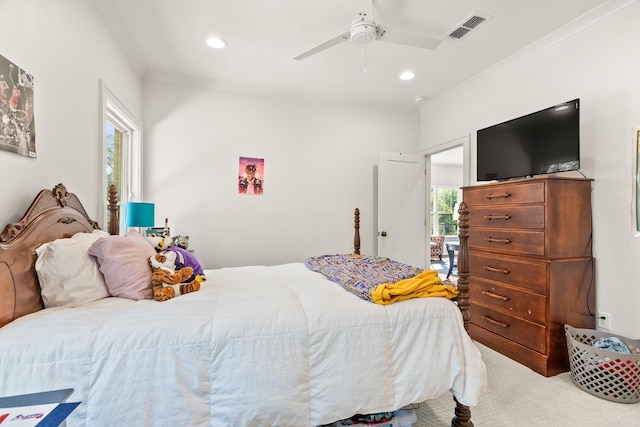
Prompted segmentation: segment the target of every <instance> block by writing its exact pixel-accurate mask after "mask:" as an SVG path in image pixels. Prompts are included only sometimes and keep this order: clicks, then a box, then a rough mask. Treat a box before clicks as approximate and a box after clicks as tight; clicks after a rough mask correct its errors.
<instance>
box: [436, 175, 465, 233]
mask: <svg viewBox="0 0 640 427" xmlns="http://www.w3.org/2000/svg"><path fill="white" fill-rule="evenodd" d="M459 198H460V190H459V189H458V188H446V187H431V197H430V203H431V208H430V214H431V230H430V232H431V235H432V236H457V235H458V220H457V212H456V209H457V207H456V205H457V203H458V200H459Z"/></svg>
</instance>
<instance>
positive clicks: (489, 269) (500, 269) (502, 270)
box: [482, 265, 509, 274]
mask: <svg viewBox="0 0 640 427" xmlns="http://www.w3.org/2000/svg"><path fill="white" fill-rule="evenodd" d="M482 268H483V269H484V270H486V271H491V272H493V273H504V274H509V270H508V269H506V268H495V267H490V266H488V265H483V266H482Z"/></svg>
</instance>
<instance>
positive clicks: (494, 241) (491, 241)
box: [484, 237, 511, 245]
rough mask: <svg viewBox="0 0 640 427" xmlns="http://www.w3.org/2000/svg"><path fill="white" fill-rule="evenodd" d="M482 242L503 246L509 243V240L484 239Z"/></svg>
mask: <svg viewBox="0 0 640 427" xmlns="http://www.w3.org/2000/svg"><path fill="white" fill-rule="evenodd" d="M484 240H486V241H487V242H489V243H504V244H505V245H507V244H509V243H511V240H509V239H495V238H493V237H485V238H484Z"/></svg>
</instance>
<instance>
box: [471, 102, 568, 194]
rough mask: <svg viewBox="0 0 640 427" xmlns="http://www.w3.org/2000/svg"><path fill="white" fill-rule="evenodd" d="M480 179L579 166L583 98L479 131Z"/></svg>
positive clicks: (517, 176)
mask: <svg viewBox="0 0 640 427" xmlns="http://www.w3.org/2000/svg"><path fill="white" fill-rule="evenodd" d="M476 141H477V154H478V156H477V170H478V181H494V180H497V181H503V180H507V179H511V178H524V177H529V176H534V175H542V174H548V173H555V172H564V171H572V170H578V169H579V168H580V100H579V99H574V100H573V101H569V102H565V103H563V104H559V105H554V106H553V107H549V108H547V109H544V110H541V111H537V112H535V113H531V114H527V115H526V116H522V117H518V118H516V119H513V120H509V121H507V122H504V123H500V124H497V125H494V126H490V127H488V128H485V129H480V130H479V131H478V133H477V140H476Z"/></svg>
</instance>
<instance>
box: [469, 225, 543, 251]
mask: <svg viewBox="0 0 640 427" xmlns="http://www.w3.org/2000/svg"><path fill="white" fill-rule="evenodd" d="M470 231H471V230H470ZM469 248H471V249H485V250H490V251H496V252H501V253H505V254H521V255H534V256H543V255H544V231H527V230H506V229H505V230H501V229H496V228H474V229H473V230H472V232H470V233H469Z"/></svg>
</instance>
